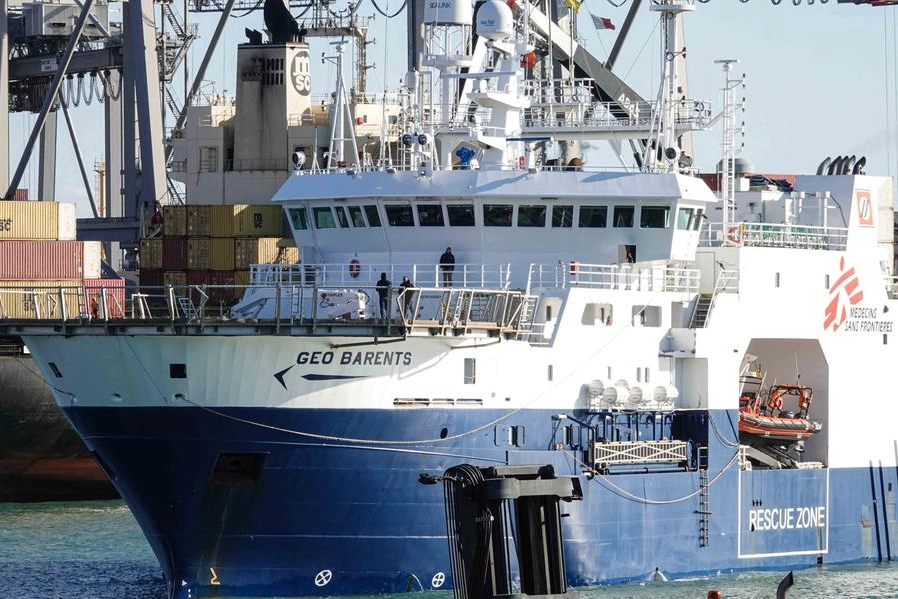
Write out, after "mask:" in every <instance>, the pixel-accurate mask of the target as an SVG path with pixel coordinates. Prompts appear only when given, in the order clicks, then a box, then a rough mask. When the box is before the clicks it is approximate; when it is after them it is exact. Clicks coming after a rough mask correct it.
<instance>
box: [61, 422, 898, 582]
mask: <svg viewBox="0 0 898 599" xmlns="http://www.w3.org/2000/svg"><path fill="white" fill-rule="evenodd" d="M65 410H66V413H67V416H68V417H69V418H70V419H71V420H72V422H73V423H74V425H75V426H76V428H77V429H78V430H79V432H80V433H81V434H82V436H83V437H84V439H85V441H86V443H87V444H88V446H89V447H91V448H92V449H93V450H94V451H95V452H96V454H97V455H98V457H99V459H100V461H101V463H102V464H103V466H104V467H105V468H106V469H107V470H108V472H109V474H110V476H111V478H112V479H113V480H114V482H115V484H116V486H117V488H118V490H119V491H120V492H121V494H122V496H123V497H124V498H125V499H126V500H127V502H128V504H129V505H130V507H131V509H132V511H133V513H134V515H135V517H136V518H137V521H138V522H139V524H140V526H141V527H142V529H143V531H144V532H145V534H146V536H147V538H148V540H149V542H150V544H151V546H152V548H153V550H154V552H155V554H156V556H157V557H158V559H159V561H160V563H161V564H162V567H163V570H164V572H165V576H166V579H167V581H168V584H169V585H171V588H172V591H173V594H174V596H178V597H188V596H191V597H197V596H210V595H219V594H220V595H241V596H252V595H269V596H272V595H273V596H285V595H286V596H293V595H323V594H326V595H336V594H363V593H364V594H369V593H376V592H397V591H403V590H406V588H408V587H409V585H411V587H412V588H414V589H418V588H419V585H420V588H424V589H431V588H448V587H449V586H450V585H451V572H450V565H449V558H448V550H447V541H446V537H445V534H446V524H445V515H444V506H443V494H442V490H441V488H440V487H439V486H425V485H422V484H420V483H419V482H418V476H419V474H421V473H422V472H427V473H430V474H434V475H439V474H442V473H443V471H444V470H445V469H446V468H448V467H450V466H453V465H456V464H459V463H472V464H476V465H480V466H487V465H495V464H506V463H508V464H547V463H550V464H553V465H554V466H555V468H556V472H557V473H559V474H569V475H582V476H583V481H582V482H583V490H584V499H583V501H580V502H573V503H570V504H565V505H564V511H565V512H566V513H568V514H570V517H569V518H565V520H564V522H565V529H564V535H565V548H566V564H567V574H568V581H569V583H570V584H572V585H590V584H596V583H608V582H616V581H625V580H632V579H640V578H645V577H648V576H650V575H651V573H652V572H653V571H654V569H655V568H656V567H657V568H659V569H660V570H661V571H662V572H664V573H665V574H666V575H668V576H690V575H699V574H705V573H714V572H718V571H734V570H740V569H763V568H779V569H786V568H796V567H802V566H810V565H813V564H815V563H818V562H820V561H822V562H826V563H835V562H847V561H856V560H863V559H869V558H872V559H877V558H879V557H880V556H881V557H882V558H883V559H884V558H885V556H886V555H887V554H889V553H891V554H894V553H895V551H892V546H894V545H895V544H896V543H898V538H896V534H895V515H894V502H893V501H892V500H891V488H892V485H893V484H895V482H896V479H895V476H896V473H895V472H894V471H888V472H886V471H883V472H882V473H880V472H879V471H876V472H874V471H873V470H868V469H866V468H857V469H827V468H818V469H798V470H740V468H739V461H738V459H737V454H736V448H735V447H734V446H733V445H734V443H735V439H736V433H735V423H736V413H735V412H734V411H717V412H711V413H709V412H706V411H690V412H677V413H675V414H676V415H670V414H668V415H666V416H660V415H645V418H644V419H645V422H640V425H639V434H640V435H649V436H650V435H652V434H656V435H657V434H661V432H662V431H664V430H666V427H668V426H670V427H671V428H672V430H673V431H674V432H675V433H676V434H675V436H676V437H677V438H689V439H691V440H692V441H693V442H694V443H695V450H696V455H697V456H700V457H701V460H702V461H701V462H696V463H695V464H671V465H668V466H661V467H657V466H653V467H649V466H641V467H640V468H638V469H637V468H633V469H631V471H626V470H619V471H616V472H614V471H613V472H609V473H607V474H597V475H595V476H587V475H583V473H584V472H585V471H587V470H589V468H588V466H587V465H586V464H585V463H584V462H583V459H584V452H583V451H582V449H583V447H584V446H585V438H583V437H580V433H579V430H577V431H575V434H573V435H571V434H570V432H569V433H568V434H567V437H566V438H564V439H563V440H562V441H559V439H562V435H560V430H561V428H562V427H563V426H568V425H570V424H571V423H572V422H576V421H577V420H579V421H581V422H584V421H586V420H588V419H589V418H590V416H591V415H589V414H573V413H572V414H571V419H567V418H565V419H559V418H558V417H557V414H553V413H551V412H549V411H536V410H524V411H518V412H513V413H511V414H509V413H507V412H499V411H486V410H483V411H481V410H435V409H432V408H428V409H421V410H414V409H413V410H402V411H398V410H352V411H348V410H324V409H316V410H287V409H264V410H260V409H256V410H254V409H227V410H215V411H211V410H204V409H201V408H193V407H180V408H161V409H157V408H128V409H107V408H86V407H78V408H72V407H67V408H65ZM553 416H555V418H554V419H553ZM574 419H576V420H574ZM664 419H669V422H666V423H664V426H656V424H655V422H653V421H655V420H659V421H660V420H664ZM711 420H713V422H711ZM709 423H710V426H709ZM514 428H517V430H516V433H515V435H511V434H509V430H510V429H514ZM574 428H575V429H579V427H577V426H575V427H574ZM582 430H585V429H582ZM465 431H474V432H471V433H469V434H463V435H460V436H457V437H456V435H459V434H460V433H463V432H465ZM525 432H526V435H525V434H524V433H525ZM441 436H442V437H444V439H443V440H439V438H440V437H441ZM402 439H408V440H409V441H413V440H415V439H434V440H435V441H434V442H428V443H415V442H412V443H408V444H403V443H396V442H394V441H400V440H402ZM380 440H389V441H390V442H388V443H381V442H379V441H380ZM515 444H516V445H515ZM222 454H224V456H225V457H224V461H222V460H223V459H222ZM228 456H230V457H231V458H233V462H232V463H231V464H230V466H229V465H228V463H227V460H228V459H229V457H228ZM247 456H250V458H247ZM705 456H706V457H705ZM241 460H242V461H241ZM702 470H704V473H703V472H702ZM880 475H882V476H883V484H884V485H887V486H888V489H889V494H888V497H889V500H888V502H885V501H883V498H882V496H881V494H882V493H881V487H880V480H879V476H880ZM872 481H875V489H874V487H872V486H871V482H872ZM882 488H883V489H884V488H886V487H885V486H883V487H882ZM874 493H875V494H876V495H875V496H874ZM874 500H876V501H877V503H874ZM886 503H888V505H886ZM874 505H878V506H879V507H878V508H877V511H876V513H874ZM884 506H885V508H886V509H883V508H884ZM886 523H887V524H886ZM889 529H891V530H889ZM887 536H888V537H889V539H887V538H886V537H887Z"/></svg>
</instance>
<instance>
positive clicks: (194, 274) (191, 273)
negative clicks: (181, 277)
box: [187, 270, 210, 285]
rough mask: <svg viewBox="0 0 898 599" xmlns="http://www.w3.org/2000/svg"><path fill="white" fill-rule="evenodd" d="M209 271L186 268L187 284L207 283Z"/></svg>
mask: <svg viewBox="0 0 898 599" xmlns="http://www.w3.org/2000/svg"><path fill="white" fill-rule="evenodd" d="M209 272H210V271H208V270H188V271H187V284H188V285H206V284H207V283H209Z"/></svg>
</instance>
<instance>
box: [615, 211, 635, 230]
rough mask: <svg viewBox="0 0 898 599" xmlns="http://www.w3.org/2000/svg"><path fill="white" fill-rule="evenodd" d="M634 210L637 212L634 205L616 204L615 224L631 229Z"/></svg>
mask: <svg viewBox="0 0 898 599" xmlns="http://www.w3.org/2000/svg"><path fill="white" fill-rule="evenodd" d="M634 212H636V209H635V208H634V207H633V206H615V207H614V226H615V227H618V228H621V229H629V228H630V227H632V226H633V213H634Z"/></svg>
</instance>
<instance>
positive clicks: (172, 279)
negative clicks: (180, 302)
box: [162, 270, 187, 293]
mask: <svg viewBox="0 0 898 599" xmlns="http://www.w3.org/2000/svg"><path fill="white" fill-rule="evenodd" d="M162 284H163V285H165V286H168V285H171V286H172V287H174V288H175V292H176V293H184V288H185V287H187V273H186V272H184V271H183V270H166V271H165V272H164V273H163V275H162Z"/></svg>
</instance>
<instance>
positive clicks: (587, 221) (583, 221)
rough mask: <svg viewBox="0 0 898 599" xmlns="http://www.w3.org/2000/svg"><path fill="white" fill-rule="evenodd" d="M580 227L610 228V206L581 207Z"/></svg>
mask: <svg viewBox="0 0 898 599" xmlns="http://www.w3.org/2000/svg"><path fill="white" fill-rule="evenodd" d="M578 224H579V226H581V227H584V228H595V227H599V228H605V227H607V226H608V206H580V220H579V223H578Z"/></svg>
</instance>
